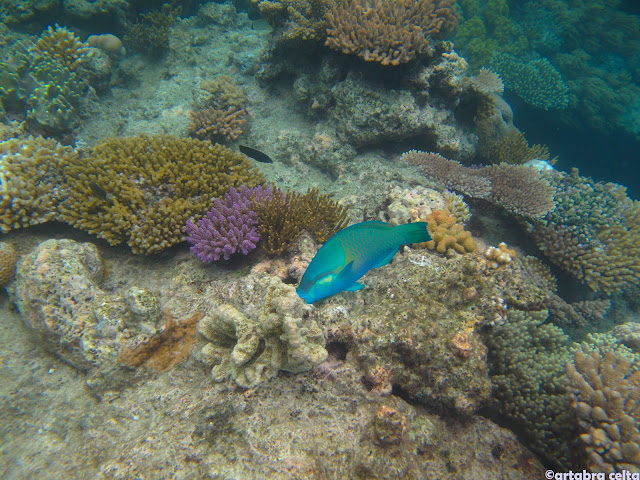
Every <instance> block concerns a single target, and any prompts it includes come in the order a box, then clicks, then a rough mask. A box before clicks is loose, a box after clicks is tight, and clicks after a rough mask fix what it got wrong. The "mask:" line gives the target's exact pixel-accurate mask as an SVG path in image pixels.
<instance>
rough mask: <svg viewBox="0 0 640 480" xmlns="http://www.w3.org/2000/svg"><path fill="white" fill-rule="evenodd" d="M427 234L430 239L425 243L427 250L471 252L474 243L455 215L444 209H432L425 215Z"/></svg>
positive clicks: (473, 248)
mask: <svg viewBox="0 0 640 480" xmlns="http://www.w3.org/2000/svg"><path fill="white" fill-rule="evenodd" d="M427 222H429V223H428V228H427V230H428V231H429V235H431V240H429V241H428V242H426V243H425V246H426V247H427V248H428V249H429V250H434V249H435V250H436V251H438V252H439V253H446V252H447V251H449V250H455V251H456V252H458V253H466V252H473V251H474V250H475V245H474V244H473V238H471V233H469V232H467V231H465V229H464V226H463V225H462V224H460V223H458V220H457V219H456V217H455V216H453V215H451V214H450V213H449V212H448V211H445V210H434V211H433V212H431V213H430V214H429V215H427Z"/></svg>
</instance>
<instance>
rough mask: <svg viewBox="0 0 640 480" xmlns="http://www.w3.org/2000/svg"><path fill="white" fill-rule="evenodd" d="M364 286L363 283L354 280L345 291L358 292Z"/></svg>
mask: <svg viewBox="0 0 640 480" xmlns="http://www.w3.org/2000/svg"><path fill="white" fill-rule="evenodd" d="M363 288H364V284H363V283H359V282H353V285H349V286H348V287H347V288H345V289H344V291H345V292H357V291H358V290H362V289H363Z"/></svg>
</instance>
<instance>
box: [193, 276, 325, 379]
mask: <svg viewBox="0 0 640 480" xmlns="http://www.w3.org/2000/svg"><path fill="white" fill-rule="evenodd" d="M229 290H230V291H231V292H237V293H240V294H239V295H233V294H230V295H229V297H230V298H228V299H226V301H227V302H228V301H229V300H231V302H232V303H233V304H231V302H230V303H222V304H221V305H218V306H217V307H215V308H214V309H213V310H212V311H211V312H209V314H208V315H207V316H206V317H205V318H203V319H202V321H201V322H200V324H199V325H198V332H199V333H200V334H202V335H203V336H204V337H205V339H206V340H207V343H206V344H205V346H204V347H203V348H202V350H200V352H199V354H198V355H197V358H198V359H199V360H200V361H201V362H203V363H204V364H206V365H207V366H209V367H211V368H212V370H211V375H212V378H213V379H214V380H215V381H218V382H220V381H224V380H225V379H227V378H232V379H233V380H235V382H236V383H237V384H238V385H240V386H241V387H245V388H252V387H255V386H256V385H258V384H259V383H261V382H263V381H265V380H268V379H270V378H273V377H275V376H276V375H277V374H278V371H280V370H284V371H287V372H292V373H299V372H303V371H305V370H309V369H310V368H312V367H313V366H315V365H317V364H319V363H321V362H323V361H324V360H325V359H326V358H327V351H326V349H325V348H324V347H325V339H324V335H323V332H322V330H321V329H320V327H319V326H318V324H317V323H316V322H315V320H314V319H313V318H311V317H310V316H309V312H310V310H311V308H310V307H309V306H307V305H306V304H305V303H304V302H303V301H302V300H301V299H300V298H299V297H298V295H297V294H296V292H295V289H294V288H293V287H292V286H290V285H286V284H284V283H282V281H281V280H280V279H278V278H277V277H272V276H255V275H250V276H248V277H245V278H244V279H243V280H241V281H240V282H237V283H236V284H233V285H232V286H231V288H230V289H229ZM232 299H233V300H232Z"/></svg>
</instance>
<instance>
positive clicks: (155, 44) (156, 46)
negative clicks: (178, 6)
mask: <svg viewBox="0 0 640 480" xmlns="http://www.w3.org/2000/svg"><path fill="white" fill-rule="evenodd" d="M177 14H178V10H173V9H172V8H171V6H170V5H169V4H164V5H162V7H161V9H160V10H154V11H152V12H149V13H144V14H142V15H140V17H139V19H138V20H137V21H136V23H134V24H133V25H132V26H131V28H130V29H129V31H128V32H127V34H126V35H125V36H124V43H125V45H127V46H128V47H129V48H130V49H131V50H132V51H137V52H142V53H145V54H147V55H162V54H163V53H164V52H165V51H166V50H167V49H168V48H169V28H170V27H171V25H172V24H173V22H175V20H176V16H177Z"/></svg>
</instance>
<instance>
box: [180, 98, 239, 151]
mask: <svg viewBox="0 0 640 480" xmlns="http://www.w3.org/2000/svg"><path fill="white" fill-rule="evenodd" d="M246 113H247V112H246V110H245V109H244V108H242V109H238V108H237V107H235V106H230V107H227V108H226V109H221V108H216V107H209V108H205V109H202V110H197V111H195V112H191V123H189V126H188V127H187V129H188V131H189V135H191V136H193V137H196V138H199V139H200V140H211V141H212V142H216V141H220V140H222V141H227V142H231V141H233V140H235V139H237V138H238V137H239V136H240V135H242V127H243V125H244V124H245V123H246V121H247V118H246Z"/></svg>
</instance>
